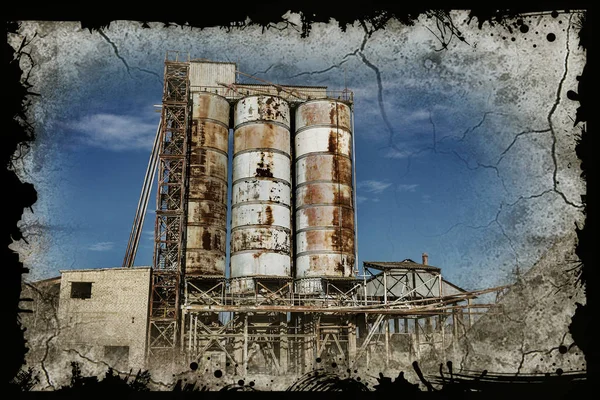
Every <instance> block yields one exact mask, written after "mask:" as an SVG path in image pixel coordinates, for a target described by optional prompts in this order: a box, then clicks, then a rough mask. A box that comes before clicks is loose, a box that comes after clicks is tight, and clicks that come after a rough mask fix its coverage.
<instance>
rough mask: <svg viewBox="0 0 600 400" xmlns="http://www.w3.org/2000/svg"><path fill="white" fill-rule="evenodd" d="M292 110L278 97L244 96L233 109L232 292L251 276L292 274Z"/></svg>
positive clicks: (244, 288)
mask: <svg viewBox="0 0 600 400" xmlns="http://www.w3.org/2000/svg"><path fill="white" fill-rule="evenodd" d="M289 110H290V108H289V105H288V103H287V102H286V101H285V100H283V99H282V98H280V97H277V96H268V95H255V96H248V97H244V98H242V99H240V100H239V101H238V102H237V103H236V105H235V111H234V129H235V130H234V138H233V147H234V150H233V182H232V203H231V210H232V211H231V212H232V214H231V257H230V265H231V278H232V281H231V290H232V291H233V292H237V293H243V292H248V291H251V290H253V281H252V277H260V276H269V277H289V276H290V274H291V270H290V268H291V241H292V232H291V186H292V185H291V142H290V111H289Z"/></svg>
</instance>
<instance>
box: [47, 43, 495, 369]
mask: <svg viewBox="0 0 600 400" xmlns="http://www.w3.org/2000/svg"><path fill="white" fill-rule="evenodd" d="M241 74H243V73H242V72H240V71H238V70H237V68H236V65H235V64H234V63H223V62H213V61H207V60H190V59H187V60H180V57H179V54H178V53H167V58H166V60H165V69H164V91H163V103H162V107H161V121H160V125H159V127H158V129H157V135H156V140H155V143H154V147H153V151H152V155H151V159H150V162H149V165H148V169H147V173H146V178H145V180H144V184H143V189H142V195H141V196H140V202H139V204H138V210H137V214H136V216H135V219H134V224H133V229H132V232H131V236H130V241H129V244H128V247H127V252H126V255H125V259H124V262H123V267H122V268H110V269H100V270H69V271H66V270H65V271H61V274H62V276H61V279H60V291H59V299H58V319H59V320H60V321H61V322H60V324H61V325H62V326H63V327H61V329H60V331H61V332H60V339H59V343H61V346H68V347H69V348H72V349H75V348H77V349H78V350H77V351H80V352H82V354H83V353H85V354H86V355H87V357H89V358H92V359H102V360H104V362H106V363H108V364H109V365H112V366H114V367H115V368H116V369H117V370H122V371H126V370H129V369H131V368H134V369H137V368H144V369H149V370H150V371H151V373H153V374H154V373H159V372H162V373H164V374H165V375H166V376H172V375H171V374H176V373H179V372H181V371H187V370H189V369H190V366H193V369H194V370H196V369H197V370H198V371H206V370H210V371H213V370H219V371H221V373H222V374H224V375H230V376H246V375H252V374H267V375H271V376H273V375H281V376H298V375H300V374H304V373H306V372H308V371H311V370H312V369H313V368H315V367H316V366H318V365H319V363H321V362H323V361H327V362H330V363H331V362H334V363H336V365H339V366H340V367H342V368H357V367H362V366H368V365H369V364H373V363H379V364H378V365H382V366H383V367H385V366H388V365H389V364H390V363H392V362H393V361H394V360H397V359H398V357H400V353H402V354H405V355H406V357H407V359H418V358H420V357H422V356H423V355H424V354H426V353H428V352H430V351H434V352H436V354H443V351H444V349H445V348H446V347H447V346H448V345H449V344H450V343H451V342H452V341H453V340H455V339H457V338H458V336H459V335H461V334H462V333H464V331H465V330H466V329H468V327H469V326H470V324H471V322H472V320H471V318H472V317H473V315H474V314H475V313H474V311H473V310H475V309H478V308H486V307H488V306H489V305H476V304H473V303H472V302H471V300H472V299H474V298H476V297H477V296H478V295H480V294H482V293H485V292H486V291H479V292H467V291H465V290H463V289H461V288H459V287H457V286H456V285H453V284H452V283H450V282H448V281H446V280H444V279H443V278H442V275H441V269H440V268H436V267H434V266H431V265H429V263H428V259H427V255H426V254H423V259H422V260H421V262H420V263H417V262H414V261H412V260H404V261H401V262H365V263H364V268H363V271H364V272H363V274H362V275H359V274H358V271H359V269H358V266H357V260H358V258H357V243H356V208H355V204H356V201H355V199H356V193H355V187H356V185H355V179H356V174H355V170H354V168H355V163H354V156H355V149H354V127H353V94H352V92H351V91H349V90H347V89H344V90H342V91H337V92H336V91H331V90H329V89H328V88H326V87H321V86H314V87H307V86H291V85H278V84H272V83H270V82H266V81H259V83H257V84H248V83H239V82H238V80H239V76H240V75H241ZM231 139H232V140H231ZM231 141H232V143H233V146H232V147H230V142H231ZM230 159H231V161H230ZM230 167H231V168H230ZM157 172H158V189H157V208H156V220H155V250H154V258H153V265H152V266H151V267H133V265H134V260H135V255H136V252H137V246H138V242H139V236H140V234H141V227H142V225H143V223H144V216H145V214H146V208H147V204H148V200H149V194H150V191H151V186H152V181H153V179H154V176H155V174H156V173H157ZM228 188H230V193H231V194H230V196H228ZM228 210H231V211H230V212H231V214H230V221H231V222H230V226H228V225H227V224H228ZM228 232H230V242H229V243H227V237H228ZM228 258H229V264H228V265H227V262H226V260H227V259H228ZM495 290H497V289H490V290H489V291H495Z"/></svg>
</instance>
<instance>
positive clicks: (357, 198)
mask: <svg viewBox="0 0 600 400" xmlns="http://www.w3.org/2000/svg"><path fill="white" fill-rule="evenodd" d="M367 200H369V198H368V197H364V196H356V202H357V203H358V204H360V203H364V202H365V201H367Z"/></svg>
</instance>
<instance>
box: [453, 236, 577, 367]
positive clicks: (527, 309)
mask: <svg viewBox="0 0 600 400" xmlns="http://www.w3.org/2000/svg"><path fill="white" fill-rule="evenodd" d="M575 245H576V237H575V234H572V235H569V236H566V237H565V238H563V239H562V240H560V241H557V242H556V243H555V244H554V246H552V247H551V248H550V250H548V251H547V252H546V253H545V254H544V256H543V257H541V259H540V260H539V261H538V262H537V263H536V264H535V265H534V266H533V267H532V268H531V269H530V270H529V271H528V272H527V273H525V274H523V276H522V277H521V279H520V280H519V281H518V283H517V284H516V285H515V286H514V287H513V288H511V290H510V291H509V292H508V293H506V294H505V296H504V297H503V298H502V299H501V300H500V302H499V304H501V305H502V310H501V312H500V314H499V315H484V316H482V317H481V318H480V319H479V320H478V321H477V322H476V323H475V324H474V325H473V327H472V328H471V330H470V331H468V332H467V334H466V336H465V337H464V338H463V339H462V340H460V342H459V344H458V345H456V346H454V348H453V349H452V348H451V349H450V350H451V351H450V352H449V353H448V354H449V355H448V356H447V358H448V359H452V360H453V361H454V364H455V365H456V367H457V368H463V369H466V370H479V371H481V370H484V369H487V370H488V371H494V372H505V373H517V372H519V373H536V372H537V373H547V372H550V373H554V372H556V371H557V370H558V369H559V368H560V369H561V370H563V371H573V370H585V369H586V366H585V359H584V356H583V353H582V351H581V350H580V349H579V348H578V347H577V346H576V345H575V344H574V343H573V339H572V338H571V335H570V333H569V328H568V327H569V324H570V323H571V317H572V316H573V315H574V313H575V307H576V306H575V303H576V302H579V303H581V304H584V303H585V295H584V292H583V289H582V288H581V287H580V286H578V285H576V276H575V273H576V271H577V268H576V267H577V266H578V263H577V261H576V260H578V258H577V257H576V255H575V253H574V248H575ZM452 351H454V353H452ZM559 372H560V371H559Z"/></svg>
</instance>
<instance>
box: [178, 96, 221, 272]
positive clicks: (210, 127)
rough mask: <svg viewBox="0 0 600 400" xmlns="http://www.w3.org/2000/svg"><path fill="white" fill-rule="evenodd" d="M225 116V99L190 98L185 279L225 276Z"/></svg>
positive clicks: (208, 97) (211, 97)
mask: <svg viewBox="0 0 600 400" xmlns="http://www.w3.org/2000/svg"><path fill="white" fill-rule="evenodd" d="M229 113H230V105H229V102H228V101H227V99H225V98H224V97H221V96H219V95H216V94H211V93H207V92H195V93H192V128H191V142H190V165H189V170H188V171H189V198H188V215H187V239H186V262H185V273H186V275H190V276H224V275H225V254H226V243H227V175H228V174H227V164H228V153H227V151H228V149H227V147H228V138H229Z"/></svg>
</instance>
